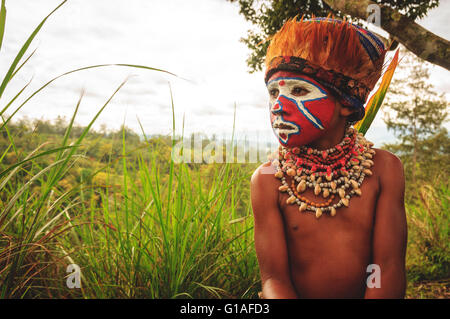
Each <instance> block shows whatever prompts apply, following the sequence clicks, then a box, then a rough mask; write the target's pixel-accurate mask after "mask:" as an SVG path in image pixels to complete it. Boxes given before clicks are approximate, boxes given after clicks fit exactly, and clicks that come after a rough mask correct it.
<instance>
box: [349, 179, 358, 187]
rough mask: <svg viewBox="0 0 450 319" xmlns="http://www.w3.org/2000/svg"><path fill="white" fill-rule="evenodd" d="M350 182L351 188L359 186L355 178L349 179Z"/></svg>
mask: <svg viewBox="0 0 450 319" xmlns="http://www.w3.org/2000/svg"><path fill="white" fill-rule="evenodd" d="M350 184H352V187H353V189H357V188H359V185H358V182H357V181H355V180H353V179H352V180H350Z"/></svg>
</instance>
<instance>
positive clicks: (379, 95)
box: [354, 50, 399, 134]
mask: <svg viewBox="0 0 450 319" xmlns="http://www.w3.org/2000/svg"><path fill="white" fill-rule="evenodd" d="M398 53H399V50H397V52H395V55H394V58H393V59H392V61H391V63H390V64H389V67H388V68H387V70H386V72H384V75H383V79H382V80H381V84H380V87H379V88H378V90H377V91H376V92H375V93H374V94H373V95H372V97H371V98H370V99H369V102H367V105H366V114H365V115H364V118H363V119H362V120H361V121H359V122H358V123H356V124H355V125H354V127H355V129H356V130H358V131H359V132H361V133H362V134H366V132H367V130H368V129H369V127H370V125H371V124H372V122H373V120H374V118H375V116H376V115H377V112H378V110H379V109H380V107H381V104H382V103H383V100H384V97H385V96H386V92H387V90H388V88H389V85H390V84H391V79H392V76H393V75H394V71H395V68H396V67H397V65H398Z"/></svg>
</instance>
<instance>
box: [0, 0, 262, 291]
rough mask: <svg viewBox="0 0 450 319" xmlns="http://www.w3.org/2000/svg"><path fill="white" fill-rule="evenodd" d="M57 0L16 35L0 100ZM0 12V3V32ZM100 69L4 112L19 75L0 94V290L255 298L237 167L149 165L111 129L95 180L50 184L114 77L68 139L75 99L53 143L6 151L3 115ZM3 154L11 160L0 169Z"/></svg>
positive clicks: (72, 163)
mask: <svg viewBox="0 0 450 319" xmlns="http://www.w3.org/2000/svg"><path fill="white" fill-rule="evenodd" d="M65 2H66V1H63V2H62V3H61V4H60V5H59V6H58V7H57V8H56V9H55V10H53V11H52V12H51V13H50V14H49V15H48V16H47V17H45V18H44V19H43V21H42V22H41V23H40V24H39V25H38V27H37V28H36V29H35V30H34V31H33V32H32V34H31V35H30V37H29V38H28V39H27V40H26V42H25V44H24V45H23V46H22V48H21V49H20V51H19V52H18V54H17V56H16V57H15V59H14V61H13V62H12V63H11V66H10V68H9V70H8V71H7V74H6V75H5V77H4V78H3V81H2V84H1V85H0V97H1V95H2V94H3V92H4V91H5V89H6V88H7V85H8V83H9V82H10V80H11V79H12V78H13V77H14V76H15V75H16V74H17V72H18V71H20V69H21V68H22V67H23V66H24V65H25V64H26V63H27V62H28V60H29V59H30V58H31V56H32V55H33V54H34V52H33V53H31V54H30V55H29V56H28V57H27V58H26V59H25V61H24V62H23V63H22V64H21V65H20V66H19V63H20V61H21V59H22V58H23V57H24V56H25V54H26V52H27V50H28V48H29V46H30V44H31V42H32V41H33V39H34V38H35V36H36V35H37V34H38V32H39V31H40V30H41V28H42V26H43V25H44V23H45V21H46V20H47V19H48V18H49V17H50V16H51V15H52V14H53V13H54V12H55V11H57V10H58V9H59V8H60V7H61V6H62V5H63V4H64V3H65ZM5 20H6V6H5V1H4V0H3V1H2V7H1V13H0V40H3V34H4V30H5ZM1 42H2V41H0V43H1ZM117 65H119V66H125V67H137V68H144V69H149V70H154V71H162V72H167V71H164V70H159V69H155V68H151V67H146V66H137V65H130V64H117ZM103 66H106V65H97V66H89V67H83V68H79V69H77V70H73V71H69V72H66V73H64V74H62V75H60V76H57V77H55V78H53V79H52V80H50V81H48V82H47V83H46V84H45V85H44V86H42V87H41V88H40V89H38V90H36V91H35V92H33V93H32V94H30V95H29V97H28V98H26V99H25V101H24V102H22V104H20V105H19V106H17V107H16V109H15V110H14V111H13V112H12V114H11V115H10V116H9V117H7V118H5V117H3V115H4V114H5V112H6V111H7V110H8V109H9V108H10V107H12V106H14V105H15V102H16V100H17V98H18V97H19V96H21V95H23V94H24V92H25V91H26V89H27V87H28V84H29V83H27V84H26V85H24V87H23V89H22V90H20V91H19V92H18V93H17V94H16V95H15V96H14V98H13V99H11V100H10V101H6V102H4V101H2V102H4V105H5V106H4V107H3V108H2V109H1V111H0V116H1V117H2V120H3V122H2V124H1V126H0V133H2V134H4V135H5V136H7V138H8V141H9V145H8V146H7V147H6V149H1V150H0V194H1V197H0V198H1V201H0V298H20V297H31V298H33V297H45V298H48V297H84V298H93V297H96V298H106V297H149V298H184V297H186V298H194V297H224V296H225V297H244V298H245V297H252V296H255V295H256V291H257V287H256V283H257V282H258V274H257V262H256V257H255V255H254V253H253V249H252V247H253V245H252V240H253V234H252V223H251V220H250V218H248V217H249V216H250V208H249V204H248V203H249V202H248V201H246V202H243V199H242V197H241V196H240V194H241V193H242V192H243V191H244V190H246V188H247V187H248V185H247V183H248V180H249V173H248V172H249V170H248V169H247V170H244V169H243V168H242V167H241V166H233V165H232V164H220V165H219V164H217V165H211V166H209V167H208V168H207V171H205V169H204V167H202V166H195V165H194V166H189V165H187V164H184V163H182V164H174V162H173V161H172V160H171V158H166V159H163V161H161V159H160V158H158V156H159V155H160V154H159V150H158V147H154V148H150V147H147V148H146V149H145V150H142V149H141V150H127V149H126V139H125V137H123V140H122V145H123V152H122V156H121V158H120V159H118V160H115V161H111V162H110V163H109V164H108V165H106V166H104V167H101V168H99V169H98V170H97V171H96V172H94V173H93V174H92V176H89V178H88V179H87V180H92V179H93V178H95V176H96V175H98V174H100V173H103V174H105V173H106V176H107V178H106V183H105V184H104V185H100V186H98V187H95V186H93V185H90V184H89V183H86V182H85V181H81V182H80V183H78V184H76V185H73V187H71V188H70V189H65V188H62V187H60V186H59V184H58V183H59V181H60V180H61V179H62V178H63V177H64V176H65V175H66V174H70V171H71V170H72V169H74V167H76V165H77V161H79V160H80V159H82V158H83V156H84V155H83V153H82V152H81V151H80V145H82V143H83V140H84V139H85V137H86V135H87V134H88V131H89V129H90V128H91V126H92V125H93V123H94V121H95V120H96V119H97V117H98V116H99V115H100V113H101V112H102V111H103V110H104V109H105V108H106V107H107V105H108V104H109V102H110V101H111V99H112V98H113V97H114V96H115V94H117V92H118V91H119V90H120V88H121V87H122V86H123V85H124V83H122V84H120V86H119V87H118V88H117V89H116V90H115V91H114V93H113V94H112V95H111V97H110V98H109V99H107V101H106V102H105V104H104V105H103V106H102V107H101V108H100V109H99V111H98V113H97V114H96V115H95V117H94V118H93V119H92V121H91V122H90V123H89V125H88V126H87V127H86V128H85V129H84V131H83V132H82V134H81V136H79V137H78V138H77V139H74V140H73V139H70V136H71V131H72V128H73V124H74V120H75V118H76V115H77V112H78V108H79V106H80V105H81V102H82V96H80V99H79V101H78V103H77V104H76V107H75V112H74V114H73V117H72V119H71V121H70V123H69V125H68V127H67V130H66V133H65V135H64V137H63V138H62V140H61V141H60V145H56V147H55V145H50V144H48V143H44V144H42V145H40V146H38V147H37V148H36V149H35V150H33V151H32V152H30V153H29V154H23V153H21V152H20V151H19V149H20V148H18V147H16V143H15V141H14V136H13V135H12V134H10V132H9V129H8V123H9V122H10V121H11V119H12V118H13V117H14V116H15V114H17V112H18V111H19V110H20V109H21V108H22V107H23V106H24V105H25V104H26V103H27V102H28V101H29V100H31V99H32V98H33V97H34V96H35V95H36V94H38V93H40V92H41V91H42V90H43V89H45V88H46V87H47V86H48V85H49V84H50V83H52V82H53V81H55V80H57V79H58V78H60V77H62V76H66V75H69V74H71V73H73V72H79V71H83V70H86V69H90V68H97V67H103ZM0 101H1V100H0ZM173 124H175V123H173ZM174 129H175V127H174ZM124 136H125V135H124ZM149 145H150V144H149ZM10 151H13V152H14V154H15V157H16V162H15V163H14V164H13V165H9V166H6V165H5V164H3V163H4V160H5V158H6V156H7V155H8V154H9V152H10ZM130 151H131V152H138V154H139V156H138V161H137V162H133V161H129V159H130V156H129V155H130ZM135 154H136V153H135ZM49 159H51V164H50V165H47V164H46V163H48V160H49ZM165 161H166V162H165ZM117 165H120V166H121V168H122V170H123V176H122V181H121V183H120V184H119V185H116V184H115V183H116V180H114V178H113V176H114V170H115V168H117ZM36 190H37V191H36ZM87 199H89V200H87ZM237 207H241V208H242V209H237ZM71 263H75V264H78V265H79V266H80V267H81V269H82V288H81V289H79V290H77V289H73V290H72V289H69V288H68V287H67V286H66V282H65V277H66V276H67V274H66V266H67V265H68V264H71Z"/></svg>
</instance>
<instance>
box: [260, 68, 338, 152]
mask: <svg viewBox="0 0 450 319" xmlns="http://www.w3.org/2000/svg"><path fill="white" fill-rule="evenodd" d="M267 89H268V91H269V94H270V113H271V114H270V121H271V123H272V128H273V131H274V133H275V135H276V136H277V138H278V140H279V142H280V143H281V145H283V146H286V147H294V146H300V145H305V144H309V143H311V142H312V141H314V140H316V139H318V138H320V137H321V136H323V135H324V134H325V132H326V131H327V129H328V128H329V126H330V122H331V118H332V117H333V113H334V108H335V101H334V99H333V98H332V97H331V96H329V95H328V93H327V91H326V90H325V88H324V87H323V86H322V85H320V84H319V83H317V82H316V81H315V80H314V79H312V78H310V77H308V76H306V75H300V74H298V73H292V72H284V71H280V72H277V73H275V74H274V75H272V77H271V78H270V79H269V82H268V83H267Z"/></svg>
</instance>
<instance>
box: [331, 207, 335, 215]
mask: <svg viewBox="0 0 450 319" xmlns="http://www.w3.org/2000/svg"><path fill="white" fill-rule="evenodd" d="M330 215H331V216H336V208H334V207H331V211H330Z"/></svg>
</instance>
